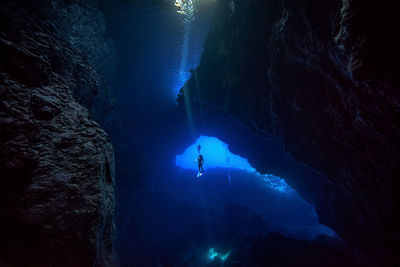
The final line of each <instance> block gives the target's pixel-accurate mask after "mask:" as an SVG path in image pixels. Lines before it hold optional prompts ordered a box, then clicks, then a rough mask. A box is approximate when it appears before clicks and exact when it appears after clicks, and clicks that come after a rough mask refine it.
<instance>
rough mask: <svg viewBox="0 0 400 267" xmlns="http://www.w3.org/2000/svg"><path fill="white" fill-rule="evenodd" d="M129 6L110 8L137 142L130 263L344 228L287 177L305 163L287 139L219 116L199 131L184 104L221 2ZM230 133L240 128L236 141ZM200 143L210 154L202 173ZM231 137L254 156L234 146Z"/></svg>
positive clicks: (129, 137) (128, 180) (129, 141)
mask: <svg viewBox="0 0 400 267" xmlns="http://www.w3.org/2000/svg"><path fill="white" fill-rule="evenodd" d="M128 2H129V1H128ZM133 2H135V1H133ZM138 2H139V1H138ZM204 2H209V4H210V5H211V4H212V3H213V2H214V0H207V1H204ZM138 5H139V7H138ZM127 6H128V7H129V8H126V7H125V6H122V7H119V8H116V7H114V8H115V10H110V13H113V14H112V17H113V19H114V23H113V24H112V25H111V26H110V25H109V26H110V27H114V28H113V31H112V32H113V35H114V36H113V39H114V40H115V41H116V46H117V49H118V51H119V52H120V53H121V54H122V56H120V62H119V67H118V71H117V74H116V76H117V77H116V81H117V82H116V84H115V85H114V88H115V90H116V92H117V99H118V104H119V109H120V112H121V114H122V115H121V116H122V118H123V122H122V123H121V125H122V126H121V127H122V128H123V131H124V132H125V133H126V137H125V139H121V140H117V141H118V142H120V143H122V144H124V145H125V146H126V150H127V151H128V152H127V154H126V155H123V156H121V155H119V154H116V162H117V164H119V165H118V176H117V178H116V181H117V208H116V223H117V226H118V231H119V232H118V240H117V250H118V254H119V256H120V258H121V266H160V264H159V263H163V264H165V266H171V265H174V264H176V263H183V265H181V266H189V263H190V264H192V266H204V264H207V263H208V262H209V261H211V260H215V261H217V260H219V261H225V260H226V261H229V259H230V258H232V257H234V256H236V255H237V253H238V252H239V251H243V250H246V248H248V246H249V245H250V244H251V242H252V241H247V239H249V238H250V239H251V238H254V237H260V236H263V235H266V234H268V233H271V232H278V233H282V234H284V235H286V236H289V237H292V238H295V239H307V240H315V239H317V238H318V237H320V236H331V237H332V236H335V233H334V232H333V231H332V230H331V229H329V228H328V227H326V226H323V225H321V224H320V223H319V222H318V216H317V214H316V212H315V208H314V206H313V205H312V204H310V203H309V202H307V201H305V200H304V199H303V198H302V197H301V196H300V195H299V194H298V193H297V192H296V191H295V190H294V189H293V188H291V187H290V186H289V185H288V183H289V182H288V183H286V181H289V180H288V179H289V178H293V176H295V175H297V174H298V173H297V171H298V170H299V167H298V166H297V165H296V164H295V163H293V162H291V161H290V159H289V157H288V156H287V155H286V154H285V152H284V151H283V152H282V151H281V152H279V153H280V154H279V155H278V154H277V153H276V151H278V150H279V149H278V148H279V145H274V146H271V145H269V146H268V147H267V149H266V148H265V147H259V146H258V144H257V145H256V146H255V145H254V143H252V142H251V141H252V140H253V139H252V137H251V136H250V135H247V133H241V132H240V131H236V130H237V129H236V130H235V131H232V130H231V129H230V128H229V126H227V125H225V126H222V125H219V124H218V123H214V125H213V126H211V125H210V120H208V121H207V123H208V124H207V125H205V126H204V125H203V126H204V127H203V129H207V130H208V131H207V134H206V135H205V134H204V133H203V132H201V131H200V130H198V132H196V130H194V131H192V132H191V131H189V130H188V128H190V127H188V125H187V123H188V122H187V120H186V117H185V116H184V115H183V116H182V117H180V115H176V114H175V113H174V111H173V110H174V109H175V108H176V102H175V100H176V94H177V92H178V90H179V89H180V88H181V87H182V85H183V84H184V83H185V81H186V80H187V79H188V78H189V77H190V75H191V74H190V70H191V69H193V68H195V67H196V66H197V65H198V63H199V60H200V57H201V53H202V50H203V42H204V40H205V39H206V36H207V31H208V29H209V26H210V24H211V21H212V17H210V16H211V15H210V14H212V11H209V12H208V11H207V9H204V10H203V13H201V14H197V15H198V16H197V18H196V19H195V20H194V21H192V22H191V24H190V25H188V23H187V22H185V21H184V20H182V17H181V16H180V14H178V13H177V12H176V9H171V8H158V7H155V6H144V7H143V6H140V4H132V6H129V5H127ZM210 10H211V8H210ZM199 15H200V16H199ZM194 123H196V122H194ZM195 126H196V129H199V128H200V127H199V125H195ZM217 133H218V134H217ZM192 134H194V136H196V138H193V135H192ZM200 134H203V135H200ZM239 135H240V136H239ZM214 136H219V139H218V138H216V137H214ZM221 136H230V137H231V138H230V139H229V140H230V142H231V143H230V144H228V143H227V142H228V141H227V140H224V139H223V138H221ZM248 140H250V141H248ZM254 142H258V141H256V140H254ZM260 144H261V143H260ZM198 145H201V150H200V152H201V154H202V155H203V156H204V159H205V163H204V169H205V172H204V174H203V175H202V176H200V177H199V178H197V177H196V174H197V163H196V162H195V159H196V158H197V156H198V151H197V146H198ZM229 145H232V146H233V145H235V147H236V148H237V149H241V150H242V151H246V153H248V157H246V156H244V155H240V154H235V153H232V152H231V150H230V148H229ZM250 145H251V146H252V148H249V149H247V148H248V146H250ZM264 145H265V144H264ZM277 147H278V148H277ZM129 153H132V154H129ZM260 154H262V158H263V159H265V162H260V161H258V163H259V164H260V165H261V166H265V168H267V170H273V171H271V173H269V172H267V173H260V172H259V171H258V170H257V169H256V168H255V167H254V166H255V165H254V166H252V165H251V164H250V159H251V155H253V156H254V155H260ZM254 158H256V159H257V158H260V157H259V156H258V157H253V161H251V162H254ZM248 159H249V160H248ZM292 175H293V176H292ZM304 175H308V172H306V171H304V172H303V173H300V174H299V175H298V176H295V179H294V180H296V179H297V180H298V179H300V178H301V177H303V176H304ZM299 177H300V178H299ZM285 179H286V181H285ZM292 181H293V180H292ZM300 184H301V183H300Z"/></svg>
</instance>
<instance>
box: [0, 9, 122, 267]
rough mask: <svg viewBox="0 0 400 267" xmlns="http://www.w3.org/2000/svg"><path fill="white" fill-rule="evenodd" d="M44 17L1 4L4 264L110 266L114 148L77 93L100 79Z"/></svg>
mask: <svg viewBox="0 0 400 267" xmlns="http://www.w3.org/2000/svg"><path fill="white" fill-rule="evenodd" d="M16 10H18V12H16ZM42 15H43V14H41V13H40V12H37V11H35V9H33V10H29V12H27V11H26V9H25V8H24V6H21V5H19V3H18V1H17V2H15V3H5V4H2V6H1V25H2V29H1V32H0V49H1V50H2V52H3V53H4V57H3V59H2V61H1V67H0V77H1V79H0V155H1V161H0V173H1V177H2V178H1V179H0V187H1V189H0V190H1V193H0V198H1V199H0V207H1V210H2V227H1V230H0V239H1V241H0V243H1V248H0V250H1V252H0V265H4V264H5V265H11V266H93V265H99V266H109V265H110V264H111V261H112V249H113V247H112V240H113V232H114V226H113V214H114V183H115V181H114V154H113V149H112V146H111V143H110V140H109V138H108V136H107V134H106V133H105V132H104V131H103V130H102V129H101V127H100V126H99V124H98V123H96V122H94V121H93V120H91V118H90V115H89V112H88V110H87V109H86V108H85V107H83V106H81V105H80V104H79V103H78V102H77V101H76V99H75V98H74V90H75V88H76V84H77V83H79V82H80V80H84V81H85V82H87V83H88V84H90V86H92V87H91V88H96V86H97V85H98V84H101V80H100V78H99V76H96V75H95V71H94V70H93V68H92V67H91V66H90V65H89V64H88V63H87V62H86V61H85V60H84V59H83V57H82V55H81V53H80V52H79V51H78V50H76V49H74V48H73V47H71V45H70V44H69V43H68V42H66V41H64V40H62V39H60V38H59V37H57V36H56V35H55V29H54V27H53V26H52V25H51V24H50V23H49V22H48V21H46V20H45V19H43V17H42ZM74 72H79V78H77V76H76V75H74ZM93 86H94V87H93Z"/></svg>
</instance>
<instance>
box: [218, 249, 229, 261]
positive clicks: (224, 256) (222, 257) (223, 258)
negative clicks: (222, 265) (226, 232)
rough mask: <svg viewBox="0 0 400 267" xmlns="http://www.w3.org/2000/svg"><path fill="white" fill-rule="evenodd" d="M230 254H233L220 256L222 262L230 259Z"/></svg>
mask: <svg viewBox="0 0 400 267" xmlns="http://www.w3.org/2000/svg"><path fill="white" fill-rule="evenodd" d="M229 254H231V252H230V251H228V253H226V254H224V255H220V256H219V258H220V259H221V260H222V261H226V259H227V258H228V257H229Z"/></svg>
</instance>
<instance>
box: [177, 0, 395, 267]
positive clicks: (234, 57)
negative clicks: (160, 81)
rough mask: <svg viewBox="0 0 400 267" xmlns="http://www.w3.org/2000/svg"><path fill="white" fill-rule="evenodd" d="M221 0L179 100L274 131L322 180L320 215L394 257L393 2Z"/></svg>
mask: <svg viewBox="0 0 400 267" xmlns="http://www.w3.org/2000/svg"><path fill="white" fill-rule="evenodd" d="M232 3H233V4H232ZM219 5H220V7H219V11H218V12H219V13H218V15H217V19H216V21H215V24H214V26H213V29H212V31H211V32H210V34H209V37H208V40H207V41H206V43H205V50H204V53H203V55H202V59H201V62H200V65H199V67H198V68H197V69H196V70H193V72H192V74H193V75H192V78H191V79H190V80H189V81H188V82H187V83H186V84H185V86H184V87H183V88H182V90H181V94H180V95H179V96H178V102H179V103H180V105H181V106H185V107H186V108H187V109H189V108H193V109H194V114H200V113H201V114H203V115H202V116H204V113H207V112H208V113H209V115H211V116H212V114H211V113H212V112H221V113H224V114H226V115H228V116H230V117H232V118H233V119H234V120H235V121H240V122H241V123H243V124H244V125H247V127H248V128H250V129H252V130H254V131H255V132H257V133H258V134H260V135H262V136H267V137H272V138H275V139H276V140H277V141H278V142H280V143H281V144H282V146H284V148H285V149H286V150H287V151H288V152H289V153H290V154H291V155H292V156H293V157H294V158H295V159H296V160H297V161H298V162H301V163H304V164H306V165H308V166H310V167H311V168H313V169H314V170H315V171H317V172H318V173H320V174H321V179H323V180H324V181H321V183H322V184H324V185H327V190H324V191H321V192H315V193H314V194H316V195H315V199H316V208H317V212H318V214H319V217H320V221H321V222H322V223H324V224H326V225H328V226H329V227H331V228H332V229H334V230H335V231H336V232H337V233H338V234H339V235H340V236H341V237H342V238H343V239H345V240H346V241H348V242H349V243H350V244H351V245H353V246H354V247H355V248H358V249H360V250H362V251H364V252H367V254H369V255H373V258H374V260H376V261H377V262H378V263H380V264H389V262H391V261H396V262H397V261H398V256H397V255H398V253H399V252H400V243H399V237H400V227H399V226H400V225H399V219H400V218H399V215H400V213H399V206H398V203H399V198H398V192H399V182H398V177H399V174H400V169H399V166H400V156H399V155H400V154H399V152H400V151H399V148H400V141H399V140H400V139H399V138H398V137H399V134H400V124H399V118H400V116H399V115H400V114H399V112H400V106H399V103H400V102H399V100H400V91H399V90H398V87H399V78H398V75H397V68H396V63H397V62H399V49H398V47H399V41H398V40H397V39H396V37H395V35H396V34H394V33H395V32H396V29H397V28H398V26H399V18H398V16H397V15H396V14H395V12H394V10H395V8H394V7H393V6H392V4H391V3H390V2H389V1H385V3H377V2H375V1H348V0H343V1H336V0H335V1H334V0H330V1H323V2H322V1H316V0H315V1H294V0H270V1H262V0H251V1H220V2H219ZM185 99H186V100H185ZM260 161H262V158H261V159H260ZM258 164H260V163H258ZM298 184H301V183H298ZM303 184H304V186H305V187H309V188H311V187H312V186H313V185H312V184H307V181H305V182H303ZM302 190H304V189H302Z"/></svg>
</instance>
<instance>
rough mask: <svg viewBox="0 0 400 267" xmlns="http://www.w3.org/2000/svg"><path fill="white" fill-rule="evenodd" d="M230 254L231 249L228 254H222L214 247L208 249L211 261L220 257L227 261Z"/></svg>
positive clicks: (208, 257)
mask: <svg viewBox="0 0 400 267" xmlns="http://www.w3.org/2000/svg"><path fill="white" fill-rule="evenodd" d="M229 254H231V252H230V251H228V253H226V254H220V253H218V252H216V251H215V249H214V248H210V249H209V250H208V254H207V259H209V260H210V261H213V260H215V258H217V257H219V258H220V259H221V261H226V259H227V258H228V257H229Z"/></svg>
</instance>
